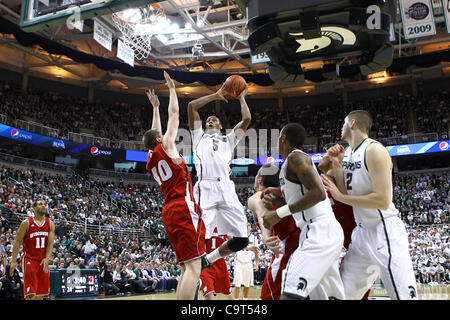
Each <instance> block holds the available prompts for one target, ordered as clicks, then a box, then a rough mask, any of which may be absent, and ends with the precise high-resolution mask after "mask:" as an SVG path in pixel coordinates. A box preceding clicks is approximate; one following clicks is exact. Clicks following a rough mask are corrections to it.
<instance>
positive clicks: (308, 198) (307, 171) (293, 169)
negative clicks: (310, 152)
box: [288, 152, 326, 212]
mask: <svg viewBox="0 0 450 320" xmlns="http://www.w3.org/2000/svg"><path fill="white" fill-rule="evenodd" d="M288 175H289V176H291V175H295V177H296V180H298V181H299V182H300V183H301V184H302V185H303V186H305V188H306V189H307V190H308V191H307V192H306V194H305V195H304V196H303V197H302V198H301V199H299V200H298V201H296V202H294V203H292V204H289V208H290V210H291V212H299V211H303V210H306V209H309V208H311V207H312V206H314V205H315V204H317V203H318V202H320V201H323V200H325V199H326V193H325V188H324V187H323V184H322V182H321V180H320V176H319V174H318V173H317V171H316V170H315V169H314V167H313V163H312V161H311V158H310V157H309V156H307V155H305V154H301V153H298V152H294V153H292V154H291V155H290V156H289V160H288Z"/></svg>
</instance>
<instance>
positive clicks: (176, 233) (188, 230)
mask: <svg viewBox="0 0 450 320" xmlns="http://www.w3.org/2000/svg"><path fill="white" fill-rule="evenodd" d="M195 207H197V208H198V206H194V202H192V201H189V200H186V199H185V198H177V199H174V200H171V201H170V202H169V203H167V204H166V205H165V206H164V208H163V210H162V219H163V222H164V227H165V228H166V233H167V236H168V238H169V241H170V244H171V245H172V247H173V250H174V251H175V254H176V256H177V260H178V262H179V263H180V265H183V264H184V263H186V262H189V261H191V260H194V259H197V258H199V257H200V256H202V255H203V254H204V253H205V225H204V223H203V220H202V219H201V214H200V212H197V211H199V210H198V209H197V210H195Z"/></svg>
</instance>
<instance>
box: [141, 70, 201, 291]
mask: <svg viewBox="0 0 450 320" xmlns="http://www.w3.org/2000/svg"><path fill="white" fill-rule="evenodd" d="M164 77H165V79H166V84H167V86H168V87H169V92H170V95H169V109H168V113H169V119H168V122H167V130H166V133H165V134H164V135H163V134H162V129H161V121H160V117H159V110H158V108H159V101H158V97H157V96H156V95H155V93H154V92H153V91H151V92H148V97H149V100H150V102H151V103H152V105H153V120H152V129H150V130H148V131H146V132H145V134H144V136H143V138H142V141H143V143H144V146H145V147H146V148H147V149H148V150H149V153H148V160H147V170H148V172H150V174H151V175H152V177H153V178H154V179H155V180H156V182H157V183H158V184H159V187H160V188H161V191H162V193H163V194H164V208H163V210H162V219H163V223H164V227H165V229H166V233H167V236H168V238H169V241H170V243H171V245H172V247H173V249H174V251H175V254H176V256H177V260H178V262H179V263H180V266H181V277H180V280H179V281H178V287H177V291H176V296H177V299H181V300H192V299H194V297H195V295H196V294H195V293H196V291H197V290H196V288H197V282H198V280H199V278H200V271H201V256H202V255H203V254H204V253H205V226H204V223H203V220H202V218H201V211H200V207H199V206H198V205H197V203H196V202H195V199H194V195H193V194H194V193H193V187H192V181H191V176H190V175H189V170H188V168H187V166H186V162H185V161H184V158H183V157H182V156H181V155H180V153H179V152H178V151H177V149H176V146H175V138H176V135H177V132H178V125H179V107H178V99H177V93H176V91H175V84H174V82H173V80H172V79H171V78H170V77H169V75H168V74H167V72H164Z"/></svg>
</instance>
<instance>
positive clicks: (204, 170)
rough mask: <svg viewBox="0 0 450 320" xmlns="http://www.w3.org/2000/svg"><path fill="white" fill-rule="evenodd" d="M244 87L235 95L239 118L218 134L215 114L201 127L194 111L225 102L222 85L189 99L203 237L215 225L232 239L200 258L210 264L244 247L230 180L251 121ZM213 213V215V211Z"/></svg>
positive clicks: (240, 210)
mask: <svg viewBox="0 0 450 320" xmlns="http://www.w3.org/2000/svg"><path fill="white" fill-rule="evenodd" d="M247 89H248V87H246V88H245V90H244V91H243V92H242V93H241V94H240V95H239V96H238V97H237V99H238V100H239V102H240V104H241V114H242V120H241V121H240V122H239V123H238V124H237V125H236V126H235V127H234V128H233V130H231V132H230V133H228V134H227V135H222V134H221V130H222V129H223V128H222V125H221V122H220V120H219V119H218V118H217V117H216V116H209V117H208V118H207V119H206V125H205V130H203V128H202V121H201V119H200V115H199V113H198V110H199V109H200V108H202V107H203V106H205V105H206V104H208V103H209V102H212V101H215V100H223V101H226V102H228V101H227V100H226V98H225V95H226V93H225V91H224V86H222V87H221V88H220V89H219V90H218V91H217V92H216V93H214V94H211V95H208V96H204V97H201V98H198V99H195V100H193V101H191V102H189V105H188V118H189V129H190V130H191V135H192V147H193V155H194V163H195V168H196V171H197V177H198V180H197V182H196V184H195V186H194V196H195V199H196V201H197V203H198V204H199V205H200V208H201V209H202V219H203V221H204V223H205V227H206V234H205V239H209V238H211V235H212V233H213V230H214V229H215V228H216V227H217V230H218V234H219V235H226V236H231V237H232V238H231V239H229V240H228V241H227V242H225V243H224V244H223V245H221V246H220V247H219V248H217V249H216V250H214V251H213V252H211V253H209V254H208V255H206V257H203V262H204V264H206V265H208V264H212V263H214V262H215V261H216V260H218V259H220V258H224V257H226V256H228V255H230V254H231V253H233V252H237V251H239V250H242V249H243V248H245V247H247V245H248V233H247V216H246V215H245V211H244V207H243V205H242V204H241V202H240V201H239V198H238V196H237V194H236V189H235V185H234V182H233V181H232V180H231V179H230V173H231V169H230V165H229V164H230V162H231V160H232V158H233V151H234V148H235V147H236V145H237V144H238V142H239V141H240V140H241V139H242V137H243V136H244V135H245V131H246V130H247V128H248V126H249V125H250V122H251V115H250V110H249V108H248V105H247V102H246V101H245V96H246V94H247ZM216 212H217V214H216Z"/></svg>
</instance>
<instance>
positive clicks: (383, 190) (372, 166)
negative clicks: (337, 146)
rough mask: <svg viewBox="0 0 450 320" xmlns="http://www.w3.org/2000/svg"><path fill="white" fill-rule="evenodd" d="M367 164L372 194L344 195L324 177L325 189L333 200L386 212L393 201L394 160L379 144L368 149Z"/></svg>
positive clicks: (374, 144)
mask: <svg viewBox="0 0 450 320" xmlns="http://www.w3.org/2000/svg"><path fill="white" fill-rule="evenodd" d="M366 163H367V170H368V171H369V175H370V179H371V181H372V190H373V191H372V193H369V194H366V195H348V194H342V193H341V192H340V191H339V190H338V188H337V187H336V186H335V185H334V184H333V183H331V182H330V181H329V180H328V181H327V179H326V178H324V177H323V176H322V180H323V181H324V184H325V187H326V188H327V190H330V192H331V194H332V196H333V198H335V199H336V200H337V201H340V202H343V203H345V204H348V205H350V206H355V207H359V208H366V209H381V210H386V209H387V208H388V207H389V204H390V203H391V201H392V177H391V168H392V160H391V156H390V155H389V152H388V151H387V150H386V148H385V147H383V146H382V145H381V144H379V143H372V144H370V145H369V146H368V147H367V149H366Z"/></svg>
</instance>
